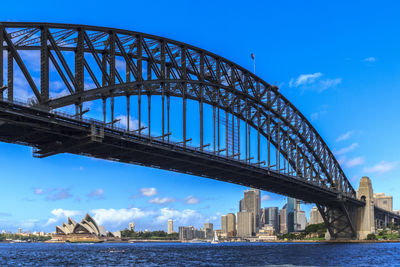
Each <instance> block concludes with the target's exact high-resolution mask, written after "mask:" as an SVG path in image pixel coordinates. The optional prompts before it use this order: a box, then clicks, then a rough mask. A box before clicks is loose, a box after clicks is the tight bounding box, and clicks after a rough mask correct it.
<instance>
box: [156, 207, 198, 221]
mask: <svg viewBox="0 0 400 267" xmlns="http://www.w3.org/2000/svg"><path fill="white" fill-rule="evenodd" d="M160 213H161V214H160V215H159V216H157V218H156V221H157V222H158V223H165V222H167V221H168V220H169V219H173V220H174V221H175V222H176V223H177V224H180V225H190V224H191V225H196V224H198V223H199V221H200V222H202V221H204V217H203V215H202V214H200V213H198V212H197V211H195V210H191V209H186V210H183V211H178V210H175V209H170V208H163V209H160Z"/></svg>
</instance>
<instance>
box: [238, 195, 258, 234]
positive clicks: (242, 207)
mask: <svg viewBox="0 0 400 267" xmlns="http://www.w3.org/2000/svg"><path fill="white" fill-rule="evenodd" d="M260 208H261V194H260V190H259V189H253V188H252V189H250V190H245V191H244V197H243V198H242V199H241V200H240V202H239V211H240V212H244V211H246V212H250V213H252V214H253V216H254V219H253V224H254V225H253V228H254V230H255V231H256V229H258V227H259V226H260V223H259V222H260Z"/></svg>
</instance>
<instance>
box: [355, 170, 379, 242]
mask: <svg viewBox="0 0 400 267" xmlns="http://www.w3.org/2000/svg"><path fill="white" fill-rule="evenodd" d="M357 198H358V199H361V200H363V201H365V206H364V207H360V208H358V209H357V223H356V225H357V226H356V231H357V239H366V238H367V235H368V234H371V233H375V210H374V192H373V189H372V183H371V180H370V179H369V178H368V177H366V176H364V177H362V178H361V181H360V186H359V188H358V191H357Z"/></svg>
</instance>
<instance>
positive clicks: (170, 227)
mask: <svg viewBox="0 0 400 267" xmlns="http://www.w3.org/2000/svg"><path fill="white" fill-rule="evenodd" d="M173 232H174V221H173V220H172V219H169V220H168V234H172V233H173Z"/></svg>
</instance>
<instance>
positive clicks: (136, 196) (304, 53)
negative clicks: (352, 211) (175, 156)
mask: <svg viewBox="0 0 400 267" xmlns="http://www.w3.org/2000/svg"><path fill="white" fill-rule="evenodd" d="M160 4H161V5H162V3H160ZM5 5H6V6H7V5H10V6H9V12H7V14H1V15H0V20H1V21H7V20H18V21H22V20H24V21H29V20H32V21H40V20H42V17H43V12H44V11H39V10H33V11H35V12H32V10H30V11H29V13H27V12H26V11H22V13H20V14H19V13H17V11H16V10H13V8H11V4H8V3H6V4H5ZM215 5H218V4H217V3H215ZM297 5H300V4H298V3H297V4H296V3H293V5H292V8H290V9H288V10H285V11H284V12H283V11H282V10H281V7H279V6H275V5H274V4H271V5H268V6H267V5H266V4H257V6H256V7H254V6H251V5H246V4H244V7H243V10H244V11H245V12H243V14H240V16H243V15H244V16H245V19H247V20H251V19H252V20H254V22H253V23H249V24H246V26H240V25H239V24H240V23H239V22H235V21H234V22H233V23H235V25H236V26H237V27H238V28H239V29H241V30H242V31H244V32H245V35H246V37H248V41H246V42H245V41H237V42H231V41H229V40H231V39H233V38H234V37H233V36H236V34H237V32H236V31H234V30H232V29H227V30H226V31H224V32H221V31H220V30H219V29H212V30H210V29H209V27H204V26H207V25H208V26H212V25H213V24H218V23H220V22H221V21H223V20H229V19H232V18H234V17H235V16H238V14H231V15H230V16H229V17H224V16H228V15H221V16H220V17H218V18H214V19H212V20H211V21H209V22H207V24H206V25H201V23H200V22H193V21H191V20H189V18H188V17H186V19H187V21H188V22H187V23H188V25H184V27H176V25H177V24H176V21H175V22H174V21H172V22H168V21H162V22H163V23H160V22H161V21H158V23H153V24H148V23H143V21H145V20H144V19H143V20H142V19H141V18H140V16H143V15H140V14H138V16H139V17H138V18H137V19H134V20H133V21H132V20H130V19H123V18H122V17H123V16H121V18H113V19H111V20H105V19H102V18H97V17H95V16H94V15H93V14H89V15H88V17H86V18H76V17H73V15H69V14H67V13H68V11H70V12H72V11H71V10H68V8H67V9H66V10H65V11H64V12H65V13H63V14H62V15H57V17H56V16H54V15H48V16H46V21H55V22H63V21H69V22H71V23H80V24H93V25H100V26H101V25H107V26H112V27H116V28H124V29H130V30H137V31H142V32H148V33H153V34H157V35H161V36H166V37H171V38H173V39H176V40H179V41H183V42H187V43H191V44H194V45H196V46H198V47H203V48H205V49H208V50H210V51H212V52H215V53H218V54H221V55H223V56H224V57H226V58H228V59H231V60H233V61H235V62H238V63H239V64H240V65H243V66H244V67H246V68H247V69H250V70H252V67H253V66H252V60H251V58H250V54H251V53H254V54H255V56H256V58H257V66H256V73H257V75H259V76H260V77H262V78H263V79H265V80H266V81H268V82H270V83H271V84H273V83H275V81H276V82H277V85H278V86H279V87H280V90H281V91H282V93H283V94H284V95H285V96H287V98H288V99H289V100H290V101H292V102H293V103H294V104H295V105H296V106H297V107H298V108H299V109H300V111H301V112H302V113H304V114H305V115H306V117H307V118H308V119H309V120H310V121H311V122H312V124H313V125H314V126H315V128H316V129H317V130H318V131H319V132H320V134H321V135H322V137H323V138H324V140H326V141H327V143H328V145H329V146H330V148H331V150H332V151H333V152H334V153H335V155H336V156H337V158H338V159H339V161H341V164H342V166H343V168H344V170H345V172H346V174H347V176H348V178H349V179H350V180H351V183H352V185H353V186H354V187H355V188H357V186H358V182H359V180H360V178H361V177H362V176H363V175H367V176H370V177H371V179H372V182H373V185H374V189H375V191H376V192H387V193H388V194H390V195H393V202H394V209H399V208H400V206H399V203H400V191H399V190H398V189H397V188H398V186H397V185H398V182H396V177H397V176H399V174H400V172H399V168H398V164H399V161H398V148H399V147H398V145H397V142H396V140H397V137H396V133H397V132H398V131H399V130H400V129H399V127H400V126H399V125H398V124H396V123H390V122H391V121H392V122H393V121H396V120H397V116H396V114H398V113H396V107H397V106H398V105H397V102H396V100H397V99H399V96H400V95H399V94H400V93H399V91H398V90H397V89H396V88H397V86H398V85H399V84H400V81H399V78H398V77H396V75H394V73H397V68H396V62H399V57H400V56H399V53H394V51H396V49H397V48H394V47H391V45H392V44H395V43H396V42H395V41H393V39H394V40H398V38H399V37H398V36H391V35H389V32H390V31H391V27H393V26H391V25H390V21H389V18H385V17H380V16H381V15H379V12H374V14H375V13H376V14H375V15H376V16H377V19H376V21H377V23H378V24H380V26H381V27H377V26H375V28H374V27H365V28H368V29H369V30H368V31H367V30H365V29H361V30H359V28H358V27H357V26H358V23H367V24H368V20H369V16H367V15H364V14H362V12H363V11H365V14H368V13H369V12H371V11H372V10H373V8H376V7H372V6H369V5H365V6H362V7H360V14H355V15H356V16H357V18H358V20H357V21H359V22H356V20H355V21H351V20H349V19H346V18H345V19H344V20H343V21H342V18H341V19H339V18H337V17H336V16H335V17H333V16H328V17H326V18H324V14H323V12H322V14H317V13H316V12H315V11H316V10H317V8H318V7H312V6H311V5H310V6H307V7H305V6H297ZM317 5H318V4H317ZM349 5H353V4H349ZM177 6H178V8H181V7H179V5H177ZM343 6H344V4H343V5H342V6H341V5H338V6H335V7H332V8H333V9H334V10H335V11H336V13H338V14H344V15H346V14H347V11H346V8H344V7H343ZM261 7H262V8H261ZM266 7H268V9H269V10H271V12H270V15H271V16H272V17H273V18H272V19H268V20H269V23H271V27H270V28H268V29H263V27H262V26H261V25H264V24H263V23H264V19H265V17H264V15H265V14H262V12H260V11H258V10H265V8H266ZM165 8H166V9H167V10H168V9H171V7H170V6H169V7H167V6H166V7H165ZM174 8H176V7H174ZM377 8H378V9H384V7H377ZM33 9H35V7H33ZM299 9H300V10H303V11H304V15H299V14H298V10H299ZM336 9H337V10H336ZM395 9H396V8H393V10H395ZM385 10H386V9H385ZM18 12H20V10H19V11H18ZM24 12H26V13H24ZM204 12H205V13H206V14H208V15H210V16H211V15H213V14H214V13H213V11H206V10H204ZM241 12H242V11H241ZM386 12H390V11H389V10H386ZM250 13H251V15H250ZM278 13H279V15H278ZM308 15H309V16H308ZM312 16H316V17H317V18H314V19H318V20H319V21H321V23H320V24H318V25H315V24H313V21H314V19H310V18H308V17H312ZM338 17H341V16H338ZM22 18H23V19H22ZM277 21H279V23H278V22H277ZM282 21H287V24H286V23H283V22H282ZM208 23H210V24H208ZM258 24H260V25H258ZM249 25H251V27H250V26H249ZM333 26H334V27H333ZM383 26H385V28H386V29H387V31H381V28H382V27H383ZM344 28H349V29H352V30H349V31H346V32H345V33H343V29H344ZM188 29H190V30H188ZM356 29H357V31H356ZM257 32H261V33H262V34H256V33H257ZM328 33H329V34H328ZM315 36H319V37H318V38H315ZM269 38H272V39H275V38H276V39H279V42H276V43H279V45H280V47H278V46H277V45H276V44H274V42H270V41H269ZM236 39H237V38H235V40H236ZM346 39H347V40H349V39H350V40H351V41H352V42H351V44H349V42H348V41H345V40H346ZM357 39H359V40H357ZM210 40H212V42H211V41H210ZM388 40H389V41H390V40H392V42H388ZM228 44H229V46H228ZM382 48H385V49H382ZM270 62H273V64H271V63H270ZM376 88H379V90H380V91H383V92H384V94H380V95H379V96H376V95H375V93H376V90H377V89H376ZM372 101H374V102H373V103H374V105H373V108H371V107H370V105H366V104H365V103H372ZM314 103H317V104H314ZM382 118H385V119H382ZM382 129H386V130H385V131H382ZM371 140H376V141H374V142H371ZM0 151H1V153H0V162H1V166H2V173H3V177H4V180H3V187H4V188H7V190H5V192H2V195H1V196H0V202H2V203H7V205H2V207H1V210H0V229H3V228H4V229H6V230H12V231H16V230H17V228H23V229H32V230H46V229H47V231H51V229H54V226H55V225H57V224H59V223H60V222H62V221H64V220H65V217H67V215H70V216H71V217H78V218H79V217H81V216H82V215H84V214H86V213H87V212H89V213H91V214H93V216H94V217H95V219H96V220H97V221H99V223H101V224H104V225H105V226H106V227H107V229H111V230H117V229H118V228H120V226H121V225H127V223H128V222H129V221H135V223H137V227H140V228H142V227H141V226H140V225H143V230H144V229H146V228H147V229H154V230H155V229H159V228H160V226H162V227H163V228H165V227H166V222H167V221H168V219H170V218H171V217H175V218H177V219H176V225H191V224H193V225H195V226H196V227H198V228H200V227H201V224H202V223H203V222H205V221H210V222H212V223H214V226H215V228H219V226H218V225H219V217H220V215H221V214H227V213H229V212H236V211H237V210H239V207H238V203H237V202H238V199H240V198H241V196H242V192H243V190H244V189H245V188H244V187H241V186H237V185H233V184H228V183H223V182H217V181H213V180H208V179H205V178H200V177H194V176H189V175H183V174H177V173H172V172H166V171H161V170H155V169H149V168H145V167H139V166H129V165H126V164H120V163H114V162H107V161H103V160H96V159H89V158H85V157H80V156H74V155H57V156H54V157H50V158H47V159H35V158H32V150H31V149H30V148H27V147H21V146H16V145H10V144H4V143H1V144H0ZM21 162H22V164H21ZM39 169H40V170H44V171H43V172H42V173H41V174H40V175H39V174H38V172H35V170H39ZM262 198H263V199H264V200H263V202H262V205H261V206H262V207H267V206H272V207H274V206H277V207H279V208H282V206H283V205H284V203H285V200H286V197H284V196H278V195H275V194H272V193H268V192H262ZM10 200H12V201H10ZM216 203H218V205H216ZM312 206H313V205H307V207H305V208H304V209H305V210H306V212H307V217H309V215H308V213H309V210H310V209H311V207H312ZM165 229H166V228H165Z"/></svg>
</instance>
